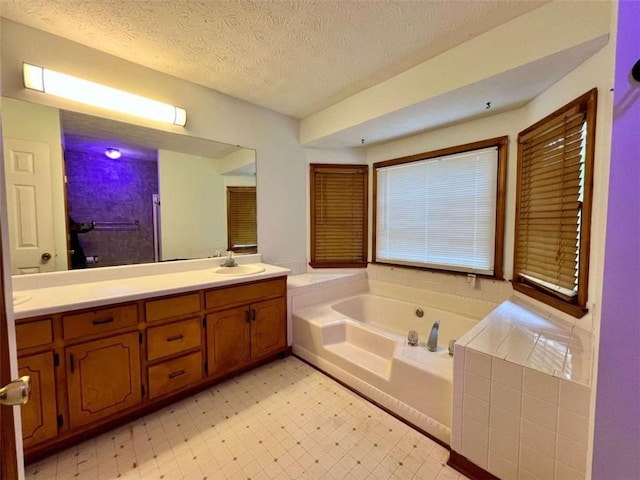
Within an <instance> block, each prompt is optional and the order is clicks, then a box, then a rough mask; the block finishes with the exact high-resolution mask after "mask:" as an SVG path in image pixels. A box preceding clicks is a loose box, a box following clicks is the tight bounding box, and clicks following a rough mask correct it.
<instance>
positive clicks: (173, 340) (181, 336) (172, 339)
mask: <svg viewBox="0 0 640 480" xmlns="http://www.w3.org/2000/svg"><path fill="white" fill-rule="evenodd" d="M183 338H184V335H174V336H173V337H168V338H167V340H166V341H167V342H176V341H178V340H182V339H183Z"/></svg>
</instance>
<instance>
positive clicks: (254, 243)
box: [227, 187, 258, 253]
mask: <svg viewBox="0 0 640 480" xmlns="http://www.w3.org/2000/svg"><path fill="white" fill-rule="evenodd" d="M227 243H228V246H227V249H228V250H229V251H233V252H235V253H256V252H257V251H258V233H257V224H256V187H227Z"/></svg>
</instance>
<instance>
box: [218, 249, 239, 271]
mask: <svg viewBox="0 0 640 480" xmlns="http://www.w3.org/2000/svg"><path fill="white" fill-rule="evenodd" d="M221 266H222V267H237V266H238V264H237V263H236V261H235V260H234V259H233V251H232V250H229V251H228V252H227V259H226V260H225V262H224V263H223V264H222V265H221Z"/></svg>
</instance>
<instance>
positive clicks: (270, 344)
mask: <svg viewBox="0 0 640 480" xmlns="http://www.w3.org/2000/svg"><path fill="white" fill-rule="evenodd" d="M251 308H252V309H253V310H254V313H253V314H252V318H253V321H252V322H251V358H258V357H262V356H264V355H268V354H269V353H273V352H275V351H278V350H280V349H281V348H284V347H286V346H287V312H286V304H285V299H284V298H275V299H273V300H265V301H264V302H257V303H254V304H252V305H251Z"/></svg>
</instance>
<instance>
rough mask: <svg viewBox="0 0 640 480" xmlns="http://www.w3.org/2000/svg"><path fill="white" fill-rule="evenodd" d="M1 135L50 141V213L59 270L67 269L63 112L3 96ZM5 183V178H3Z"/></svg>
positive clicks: (0, 110)
mask: <svg viewBox="0 0 640 480" xmlns="http://www.w3.org/2000/svg"><path fill="white" fill-rule="evenodd" d="M1 107H2V108H0V113H1V114H2V135H3V136H5V137H8V138H19V139H23V140H31V141H34V142H41V143H46V144H47V145H49V155H50V162H51V196H52V201H51V210H52V211H51V214H52V215H53V228H54V231H53V235H54V245H55V247H54V248H55V252H54V255H55V262H56V270H67V232H66V227H65V222H66V219H65V218H66V213H65V204H64V190H63V181H62V178H63V171H64V167H63V161H62V147H61V135H60V112H59V111H58V109H57V108H51V107H47V106H44V105H37V104H33V103H25V102H16V101H15V100H13V99H11V98H2V105H1ZM2 185H3V186H4V181H3V182H2Z"/></svg>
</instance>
